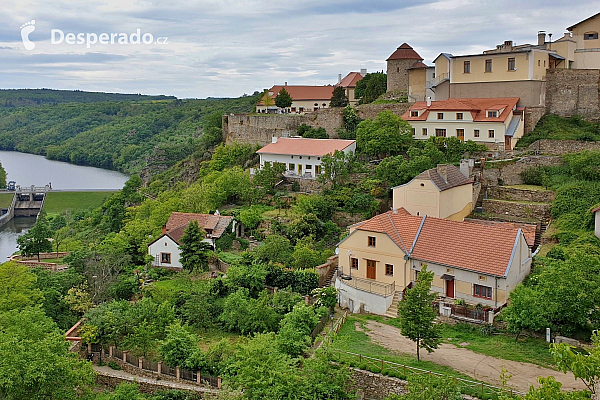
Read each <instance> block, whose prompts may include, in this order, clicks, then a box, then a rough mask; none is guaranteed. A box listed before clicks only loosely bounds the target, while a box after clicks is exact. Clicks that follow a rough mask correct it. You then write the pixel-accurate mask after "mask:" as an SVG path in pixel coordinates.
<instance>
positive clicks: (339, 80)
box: [338, 74, 342, 85]
mask: <svg viewBox="0 0 600 400" xmlns="http://www.w3.org/2000/svg"><path fill="white" fill-rule="evenodd" d="M340 83H342V74H338V85H339V84H340Z"/></svg>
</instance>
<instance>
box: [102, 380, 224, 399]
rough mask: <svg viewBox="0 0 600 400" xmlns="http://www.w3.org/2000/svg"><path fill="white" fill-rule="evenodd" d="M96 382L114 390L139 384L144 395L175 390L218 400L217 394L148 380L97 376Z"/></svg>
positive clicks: (139, 388)
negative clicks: (124, 384) (124, 385)
mask: <svg viewBox="0 0 600 400" xmlns="http://www.w3.org/2000/svg"><path fill="white" fill-rule="evenodd" d="M96 382H97V383H99V384H101V385H106V386H110V387H113V388H114V387H117V386H119V385H120V384H121V383H123V382H128V383H135V384H137V387H138V390H139V391H140V393H144V394H154V393H156V392H160V391H164V390H169V389H173V390H186V391H190V392H192V393H196V394H197V395H198V396H200V397H201V398H203V399H216V398H217V395H216V393H211V392H198V391H192V390H188V389H184V388H176V387H169V386H165V385H161V384H159V383H152V382H148V381H146V380H139V379H134V378H131V379H130V378H129V377H124V376H117V375H105V374H97V375H96Z"/></svg>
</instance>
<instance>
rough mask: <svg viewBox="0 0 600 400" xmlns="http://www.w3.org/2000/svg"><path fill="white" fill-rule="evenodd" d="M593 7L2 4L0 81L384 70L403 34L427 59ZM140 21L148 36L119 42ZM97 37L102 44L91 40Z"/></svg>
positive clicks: (209, 91) (194, 86) (110, 85)
mask: <svg viewBox="0 0 600 400" xmlns="http://www.w3.org/2000/svg"><path fill="white" fill-rule="evenodd" d="M597 12H600V1H576V2H572V1H565V0H562V1H555V0H545V1H539V0H526V1H522V0H521V1H517V0H509V1H490V0H442V1H435V0H421V1H405V0H370V1H364V0H346V1H341V0H316V1H315V0H311V1H307V0H295V1H293V2H292V1H282V0H279V1H264V0H262V1H257V0H240V1H239V0H228V1H222V0H191V1H190V0H187V1H184V0H104V1H100V0H52V1H50V0H0V88H3V89H10V88H52V89H67V90H74V89H77V90H85V91H103V92H121V93H142V94H152V95H157V94H166V95H174V96H177V97H179V98H205V97H237V96H241V95H242V94H244V93H248V94H251V93H253V92H254V91H256V90H263V89H265V88H268V87H271V86H272V85H274V84H283V83H284V82H288V84H290V85H325V84H335V83H336V82H337V76H338V74H340V73H341V74H342V76H344V75H346V74H347V73H348V72H350V71H359V70H360V69H361V68H366V69H367V70H368V71H369V72H373V71H376V70H379V71H381V70H385V67H386V63H385V59H386V58H387V57H388V56H389V55H390V54H392V53H393V52H394V50H395V49H396V48H397V47H398V46H400V45H401V44H402V43H404V42H407V43H408V44H410V45H411V46H412V47H413V48H414V49H415V50H416V51H417V52H418V53H419V54H420V55H421V57H423V58H424V59H425V63H427V64H432V61H433V59H434V58H435V57H436V56H437V55H438V54H439V53H441V52H446V53H452V54H455V55H458V54H472V53H477V52H481V51H483V50H486V49H492V48H495V46H496V45H497V44H500V43H502V42H504V41H505V40H513V42H515V43H516V44H523V43H536V42H537V32H538V31H539V30H545V31H546V32H550V33H552V34H553V38H554V39H558V38H559V37H561V36H562V35H563V34H564V32H566V27H568V26H571V25H573V24H575V23H577V22H579V21H581V20H583V19H585V18H587V17H589V16H591V15H594V14H596V13H597ZM32 20H33V21H35V23H33V24H32V23H31V21H32ZM27 23H29V25H28V26H25V28H24V31H23V33H24V34H26V33H27V32H29V31H31V32H30V33H29V35H25V37H26V38H28V39H29V40H30V42H31V43H33V44H34V45H35V48H33V49H32V50H28V49H26V47H25V44H24V42H23V40H22V36H23V35H22V29H21V27H22V26H23V25H25V24H27ZM33 28H35V29H33ZM138 29H139V32H140V36H143V35H146V36H145V38H146V40H147V41H148V42H150V39H152V42H151V43H148V44H143V43H140V44H131V43H128V44H119V43H118V41H119V39H121V40H124V39H123V37H126V38H127V41H128V42H130V41H131V40H133V41H134V42H135V41H136V35H135V34H136V33H137V31H138ZM53 31H54V34H53V33H52V32H53ZM69 33H71V34H73V35H74V39H73V41H74V42H75V44H67V43H66V41H67V39H68V38H69V37H68V36H67V35H68V34H69ZM102 33H106V34H107V36H106V37H105V38H106V40H107V41H108V43H104V44H102V43H93V41H94V36H97V37H98V38H97V40H99V39H100V35H101V34H102ZM61 34H62V35H63V36H62V41H61ZM77 34H83V36H82V38H83V39H84V40H83V43H82V44H77V36H76V35H77ZM111 34H114V35H113V41H114V43H112V44H111V43H110V37H111ZM121 34H122V35H121ZM131 34H134V36H133V37H131ZM149 35H152V37H151V38H150V36H149ZM53 36H54V42H57V43H52V42H53V40H52V39H53ZM88 37H89V40H88V39H87V38H88ZM159 38H160V39H159ZM165 38H166V43H162V42H164V41H165ZM141 39H142V37H140V41H141ZM157 40H158V41H159V42H161V43H156V42H157ZM31 43H30V44H31ZM28 47H31V45H29V46H28Z"/></svg>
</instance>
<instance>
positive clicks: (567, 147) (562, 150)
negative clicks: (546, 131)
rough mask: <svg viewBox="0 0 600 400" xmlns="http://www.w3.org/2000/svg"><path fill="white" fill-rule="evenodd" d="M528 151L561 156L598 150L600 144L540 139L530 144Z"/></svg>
mask: <svg viewBox="0 0 600 400" xmlns="http://www.w3.org/2000/svg"><path fill="white" fill-rule="evenodd" d="M528 150H529V151H539V152H540V153H541V154H555V155H562V154H568V153H578V152H580V151H583V150H600V142H584V141H580V140H551V139H540V140H536V141H535V142H533V143H532V144H530V145H529V147H528Z"/></svg>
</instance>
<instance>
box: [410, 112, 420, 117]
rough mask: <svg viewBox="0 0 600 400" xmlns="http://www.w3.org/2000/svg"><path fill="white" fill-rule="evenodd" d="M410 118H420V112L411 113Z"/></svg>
mask: <svg viewBox="0 0 600 400" xmlns="http://www.w3.org/2000/svg"><path fill="white" fill-rule="evenodd" d="M410 116H411V117H418V116H419V112H418V111H411V112H410Z"/></svg>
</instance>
